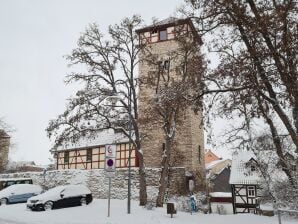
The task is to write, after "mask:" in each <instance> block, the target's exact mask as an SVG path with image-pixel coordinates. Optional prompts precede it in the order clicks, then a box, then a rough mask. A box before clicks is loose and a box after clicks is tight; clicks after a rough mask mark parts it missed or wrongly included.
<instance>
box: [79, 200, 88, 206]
mask: <svg viewBox="0 0 298 224" xmlns="http://www.w3.org/2000/svg"><path fill="white" fill-rule="evenodd" d="M80 202H81V205H82V206H84V205H87V201H86V198H81V200H80Z"/></svg>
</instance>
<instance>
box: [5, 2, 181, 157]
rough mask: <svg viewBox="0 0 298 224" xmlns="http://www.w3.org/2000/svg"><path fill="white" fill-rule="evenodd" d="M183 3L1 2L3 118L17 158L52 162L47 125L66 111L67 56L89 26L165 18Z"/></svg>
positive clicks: (67, 95) (68, 94)
mask: <svg viewBox="0 0 298 224" xmlns="http://www.w3.org/2000/svg"><path fill="white" fill-rule="evenodd" d="M182 2H183V0H162V1H161V0H150V1H146V0H127V1H123V0H122V1H121V0H118V1H117V0H109V1H102V0H18V1H17V0H1V2H0V29H1V35H0V117H4V118H5V122H7V123H9V124H10V125H12V126H13V127H14V128H16V132H15V133H13V135H12V140H13V142H15V143H16V146H15V147H14V149H13V153H11V155H10V157H11V158H12V159H13V160H34V161H36V162H37V163H48V158H49V157H50V154H49V149H50V147H51V143H50V141H49V139H48V138H47V136H46V132H45V128H46V126H47V124H48V121H49V120H50V119H52V118H55V117H56V116H57V115H58V114H59V113H61V112H63V110H64V106H65V103H66V101H65V99H66V98H68V97H69V96H70V95H71V94H72V93H73V89H71V87H67V86H65V85H64V83H63V79H64V76H65V75H66V74H67V73H68V72H70V69H69V68H68V67H67V63H66V61H65V59H64V58H63V55H66V54H68V53H70V51H71V49H73V48H74V47H75V45H76V42H77V39H78V37H79V35H80V32H83V31H84V29H85V27H86V26H87V25H88V24H89V23H91V22H97V23H98V24H99V25H100V26H101V27H102V28H103V29H106V28H107V27H108V25H109V24H114V23H117V22H119V21H120V20H121V19H122V18H123V17H127V16H131V15H133V14H140V15H141V16H142V17H143V19H144V20H145V22H146V23H147V24H148V23H150V21H151V18H152V17H157V18H160V19H164V18H166V17H168V16H170V15H171V14H173V13H174V11H175V9H176V7H177V6H179V5H180V4H181V3H182Z"/></svg>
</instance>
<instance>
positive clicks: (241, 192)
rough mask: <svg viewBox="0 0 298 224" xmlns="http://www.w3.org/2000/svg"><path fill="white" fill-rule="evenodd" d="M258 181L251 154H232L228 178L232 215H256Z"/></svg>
mask: <svg viewBox="0 0 298 224" xmlns="http://www.w3.org/2000/svg"><path fill="white" fill-rule="evenodd" d="M260 180H261V178H260V176H259V174H258V171H257V169H256V161H255V157H254V155H253V153H252V152H251V151H236V152H234V154H233V157H232V167H231V176H230V184H231V189H232V198H233V212H234V214H237V213H255V214H256V213H257V208H258V206H259V202H258V190H259V183H260Z"/></svg>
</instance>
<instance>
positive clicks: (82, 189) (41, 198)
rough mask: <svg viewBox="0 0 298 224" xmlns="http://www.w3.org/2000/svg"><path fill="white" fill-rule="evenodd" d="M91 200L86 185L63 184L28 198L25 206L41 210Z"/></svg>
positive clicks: (81, 203)
mask: <svg viewBox="0 0 298 224" xmlns="http://www.w3.org/2000/svg"><path fill="white" fill-rule="evenodd" d="M91 201H92V194H91V191H90V190H89V189H88V188H87V187H86V186H84V185H65V186H58V187H54V188H52V189H50V190H48V191H46V192H44V193H43V194H40V195H37V196H35V197H32V198H29V199H28V201H27V208H29V209H31V210H38V211H42V210H51V209H55V208H63V207H72V206H78V205H86V204H89V203H90V202H91Z"/></svg>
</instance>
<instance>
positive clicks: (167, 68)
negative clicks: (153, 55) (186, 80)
mask: <svg viewBox="0 0 298 224" xmlns="http://www.w3.org/2000/svg"><path fill="white" fill-rule="evenodd" d="M163 69H164V70H169V69H170V61H168V60H166V61H164V63H163Z"/></svg>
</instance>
